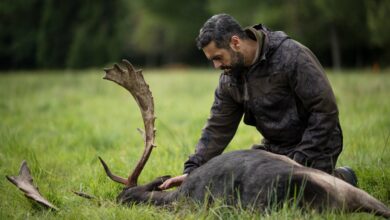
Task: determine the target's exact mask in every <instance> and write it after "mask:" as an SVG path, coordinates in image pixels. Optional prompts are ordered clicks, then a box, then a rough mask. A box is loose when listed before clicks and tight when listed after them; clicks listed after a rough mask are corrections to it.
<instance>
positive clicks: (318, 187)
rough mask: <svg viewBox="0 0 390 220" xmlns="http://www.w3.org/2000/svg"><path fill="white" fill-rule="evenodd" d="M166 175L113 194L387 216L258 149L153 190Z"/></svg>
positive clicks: (349, 191)
mask: <svg viewBox="0 0 390 220" xmlns="http://www.w3.org/2000/svg"><path fill="white" fill-rule="evenodd" d="M167 178H169V177H167V176H165V177H160V178H157V179H156V180H154V181H152V182H151V183H149V184H146V185H143V186H137V187H127V188H125V189H124V190H123V191H122V192H121V193H120V194H119V195H118V197H117V201H118V202H120V203H122V204H131V203H146V202H150V203H152V204H155V205H166V204H170V203H172V202H174V201H177V200H180V199H190V200H194V201H198V202H203V201H205V199H206V198H208V199H209V201H210V202H212V201H213V200H214V199H224V200H225V201H226V202H227V203H228V204H231V205H235V204H238V203H239V204H241V205H243V206H244V207H254V208H257V209H259V210H264V209H267V208H271V207H275V205H276V206H278V205H280V204H282V203H283V202H296V203H297V204H298V205H299V206H300V207H304V208H312V209H316V210H318V211H322V210H336V211H346V212H359V211H360V212H369V213H373V214H375V215H379V216H383V217H386V218H390V210H389V209H388V208H387V207H386V205H384V204H383V203H381V202H380V201H378V200H377V199H375V198H374V197H372V196H371V195H369V194H368V193H366V192H365V191H363V190H361V189H358V188H356V187H353V186H352V185H350V184H348V183H346V182H344V181H343V180H341V179H338V178H336V177H334V176H332V175H329V174H327V173H325V172H322V171H320V170H316V169H312V168H308V167H304V166H302V165H299V164H298V163H296V162H295V161H293V160H291V159H289V158H288V157H286V156H282V155H276V154H273V153H270V152H266V151H263V150H241V151H234V152H230V153H225V154H222V155H220V156H217V157H215V158H213V159H211V160H210V161H209V162H207V163H206V164H204V165H203V166H201V167H199V168H198V169H196V170H194V171H193V172H192V173H191V174H190V175H189V176H188V177H187V178H186V180H185V181H184V182H183V184H182V185H181V186H180V187H179V188H177V189H176V190H174V191H166V192H165V191H159V189H158V186H159V185H160V184H161V183H162V182H163V181H164V180H166V179H167Z"/></svg>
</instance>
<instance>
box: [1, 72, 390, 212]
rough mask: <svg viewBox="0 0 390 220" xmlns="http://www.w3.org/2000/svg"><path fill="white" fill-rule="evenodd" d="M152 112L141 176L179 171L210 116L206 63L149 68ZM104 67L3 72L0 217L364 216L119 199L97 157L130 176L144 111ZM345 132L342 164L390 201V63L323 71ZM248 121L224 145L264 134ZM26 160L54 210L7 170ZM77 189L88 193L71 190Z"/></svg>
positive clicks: (213, 80) (211, 76)
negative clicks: (377, 70)
mask: <svg viewBox="0 0 390 220" xmlns="http://www.w3.org/2000/svg"><path fill="white" fill-rule="evenodd" d="M144 72H145V78H146V80H147V82H148V83H149V84H150V88H151V90H152V93H153V96H154V100H155V106H156V107H155V112H156V116H157V121H156V128H157V137H156V141H157V145H158V147H157V148H155V149H154V151H153V153H152V155H151V158H150V160H149V162H148V164H147V165H146V167H145V169H144V171H143V173H142V174H141V176H140V180H139V181H140V183H145V182H148V181H150V180H152V179H154V178H155V177H157V176H162V175H166V174H171V175H178V174H181V172H182V169H183V162H184V161H185V160H186V159H187V157H188V155H190V154H191V153H193V151H194V146H195V144H196V142H197V140H198V138H199V136H200V131H201V129H202V127H203V125H204V123H205V120H206V118H207V117H208V114H209V110H210V106H211V103H212V100H213V93H214V89H215V87H216V84H217V81H218V77H219V74H218V73H216V72H213V71H210V70H199V69H198V70H196V69H188V70H174V71H172V70H171V71H168V70H145V71H144ZM102 75H103V73H102V71H100V70H90V71H84V72H69V71H63V72H61V74H55V73H53V72H48V71H46V72H18V74H0V173H1V175H2V176H3V178H0V196H1V198H0V219H14V218H16V219H27V218H32V219H125V218H126V219H156V218H159V219H166V218H168V219H226V218H232V219H242V218H244V219H253V218H260V217H264V218H266V219H324V218H325V219H350V218H357V219H367V218H374V217H373V216H371V215H369V214H343V213H341V214H340V213H332V212H329V213H322V214H318V213H313V212H310V211H309V212H303V213H302V212H300V211H299V210H294V209H290V208H283V209H281V210H278V211H275V212H272V213H267V214H263V215H260V214H259V213H253V212H250V211H249V210H243V209H240V208H232V207H226V206H224V205H223V204H215V205H213V206H212V207H203V206H202V205H198V206H196V205H194V206H187V205H184V206H180V205H176V206H174V207H173V208H169V209H164V208H156V207H151V206H147V205H138V206H132V207H124V206H119V205H117V204H116V203H115V202H114V201H115V196H116V195H117V193H118V192H119V191H120V190H121V186H120V185H118V184H115V183H113V182H111V181H110V180H109V179H108V178H107V177H106V176H105V174H104V172H103V169H102V167H101V165H100V164H99V161H98V159H97V156H102V157H103V158H104V159H105V160H106V161H107V163H108V164H109V165H110V167H111V168H112V170H114V171H115V172H116V173H118V174H120V175H122V176H127V175H128V173H129V171H130V170H132V168H133V167H134V165H135V163H136V162H137V160H138V158H139V157H140V154H141V153H142V150H143V142H142V138H141V136H140V135H139V134H138V132H137V131H136V128H137V127H142V126H143V124H142V121H141V115H140V112H139V109H138V107H137V106H136V104H135V102H134V100H133V98H132V97H131V96H130V94H129V93H128V92H127V91H125V90H124V89H123V88H121V87H119V86H118V85H116V84H114V83H112V82H108V81H105V80H102V79H101V78H102ZM329 78H330V80H331V83H332V85H333V87H334V91H335V94H336V97H337V101H338V105H339V109H340V120H341V124H342V128H343V131H344V151H343V153H342V154H341V156H340V158H339V161H338V165H349V166H351V167H353V168H354V169H355V170H356V171H357V175H358V177H359V185H360V187H361V188H362V189H364V190H366V191H368V192H369V193H370V194H372V195H374V196H375V197H377V198H378V199H380V200H381V201H383V202H385V203H386V204H387V205H390V187H389V182H390V146H389V145H390V71H387V72H384V73H383V74H371V73H369V72H362V73H359V74H358V73H356V72H354V71H349V72H348V73H346V74H329ZM260 139H261V138H260V136H259V134H258V133H257V132H256V130H255V129H254V128H253V127H249V126H245V125H243V124H241V125H240V127H239V130H238V132H237V135H236V137H235V138H234V140H233V141H232V143H231V144H230V145H229V147H228V148H227V151H231V150H236V149H245V148H248V147H249V146H250V145H252V144H253V143H257V142H259V141H260ZM22 160H27V162H28V164H29V167H30V168H31V172H32V175H33V177H34V181H35V183H36V184H37V185H39V189H40V191H41V192H42V194H43V195H44V196H45V197H47V198H48V200H50V201H52V202H53V203H54V204H55V205H56V206H58V207H59V208H60V211H59V212H56V213H55V212H51V211H47V210H43V209H41V208H39V207H38V206H36V205H34V204H33V203H31V202H30V201H28V200H27V199H25V198H24V196H23V195H22V193H21V192H20V191H18V190H17V189H16V188H15V187H14V186H13V185H11V184H10V183H9V182H8V181H7V180H6V179H5V178H4V175H15V174H17V172H18V169H19V166H20V163H21V161H22ZM72 190H83V191H85V192H88V193H90V194H93V195H95V196H97V197H98V198H99V201H89V200H85V199H82V198H79V197H77V196H75V195H73V194H72V193H71V191H72Z"/></svg>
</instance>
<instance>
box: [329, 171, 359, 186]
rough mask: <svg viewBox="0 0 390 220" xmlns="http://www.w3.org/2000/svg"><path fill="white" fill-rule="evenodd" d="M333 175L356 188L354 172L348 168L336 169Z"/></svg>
mask: <svg viewBox="0 0 390 220" xmlns="http://www.w3.org/2000/svg"><path fill="white" fill-rule="evenodd" d="M333 175H334V176H335V177H337V178H339V179H342V180H344V181H345V182H347V183H349V184H351V185H352V186H354V187H357V184H358V179H357V176H356V174H355V171H353V169H352V168H351V167H349V166H344V167H338V168H336V169H335V170H334V174H333Z"/></svg>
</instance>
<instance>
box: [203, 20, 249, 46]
mask: <svg viewBox="0 0 390 220" xmlns="http://www.w3.org/2000/svg"><path fill="white" fill-rule="evenodd" d="M233 35H237V36H239V37H240V38H242V39H245V38H247V35H246V33H245V31H244V30H243V28H242V27H241V25H240V24H239V23H238V22H237V21H236V19H234V18H233V17H232V16H230V15H228V14H217V15H214V16H212V17H211V18H209V19H208V20H207V21H206V22H205V23H204V25H203V27H202V28H201V29H200V31H199V36H198V37H197V38H196V46H197V47H198V48H199V49H202V48H204V47H205V46H207V45H208V44H209V43H210V42H211V41H214V42H215V44H216V46H217V48H228V47H229V43H230V38H231V37H232V36H233Z"/></svg>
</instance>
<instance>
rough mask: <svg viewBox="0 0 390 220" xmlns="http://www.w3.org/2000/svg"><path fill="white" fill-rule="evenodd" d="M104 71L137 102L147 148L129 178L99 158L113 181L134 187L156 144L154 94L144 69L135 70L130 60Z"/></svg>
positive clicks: (107, 77) (106, 77) (108, 78)
mask: <svg viewBox="0 0 390 220" xmlns="http://www.w3.org/2000/svg"><path fill="white" fill-rule="evenodd" d="M104 71H105V72H106V74H105V76H104V77H103V79H107V80H110V81H113V82H115V83H117V84H119V85H120V86H122V87H123V88H125V89H126V90H128V91H129V92H130V93H131V95H132V96H133V97H134V99H135V101H136V102H137V104H138V106H139V108H140V110H141V114H142V119H143V122H144V126H145V131H142V130H140V129H139V131H140V132H141V134H142V135H143V138H144V142H145V146H144V147H145V149H144V152H143V154H142V157H141V159H140V160H139V162H138V164H137V165H136V167H135V168H134V170H133V172H132V173H131V174H130V175H129V177H128V178H127V179H125V178H122V177H119V176H117V175H114V174H113V173H111V171H110V169H109V168H108V166H107V164H106V163H105V162H104V160H103V159H102V158H100V157H99V160H100V162H101V163H102V165H103V167H104V170H105V171H106V174H107V176H108V177H110V178H111V179H112V180H113V181H115V182H118V183H122V184H124V185H126V186H127V187H134V186H137V180H138V176H139V175H140V174H141V172H142V169H143V168H144V166H145V164H146V162H147V160H148V159H149V156H150V154H151V152H152V149H153V147H155V146H156V145H155V144H154V138H155V132H156V130H155V128H154V121H155V119H156V117H155V116H154V103H153V96H152V93H151V91H150V90H149V85H148V84H147V83H146V82H145V80H144V77H143V75H142V70H135V68H134V67H133V65H131V63H130V62H129V61H127V60H122V66H119V65H118V64H114V66H113V67H112V68H107V69H104Z"/></svg>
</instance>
